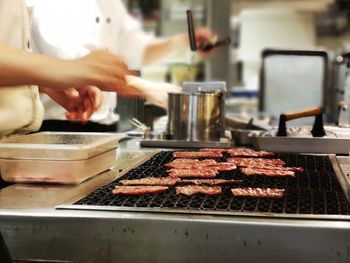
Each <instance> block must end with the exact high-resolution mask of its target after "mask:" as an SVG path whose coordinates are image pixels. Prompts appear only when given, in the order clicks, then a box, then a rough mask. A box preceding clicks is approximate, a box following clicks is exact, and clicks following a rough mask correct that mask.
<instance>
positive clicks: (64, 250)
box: [0, 140, 350, 263]
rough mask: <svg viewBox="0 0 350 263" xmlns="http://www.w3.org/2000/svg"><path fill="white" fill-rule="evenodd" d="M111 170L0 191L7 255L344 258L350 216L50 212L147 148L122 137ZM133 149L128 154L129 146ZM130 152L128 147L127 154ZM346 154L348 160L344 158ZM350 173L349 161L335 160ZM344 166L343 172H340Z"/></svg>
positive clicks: (130, 162) (191, 259)
mask: <svg viewBox="0 0 350 263" xmlns="http://www.w3.org/2000/svg"><path fill="white" fill-rule="evenodd" d="M122 145H127V148H128V151H126V150H125V148H123V147H124V146H122V147H121V148H122V149H119V150H121V152H120V154H119V157H118V159H117V162H116V165H115V167H114V169H113V170H112V171H109V172H107V173H103V174H101V175H98V176H96V177H94V178H92V179H90V180H88V181H86V182H84V183H82V184H80V185H77V186H62V187H58V186H40V185H26V188H25V189H19V186H20V185H17V186H16V185H12V186H9V187H7V188H4V189H2V190H1V191H0V231H1V232H2V234H3V235H4V239H5V241H6V244H7V246H8V247H9V250H10V253H11V254H12V256H13V258H14V259H21V260H46V261H50V260H51V261H53V260H61V261H68V262H70V261H72V262H121V263H123V262H142V263H144V262H152V263H157V262H189V263H191V262H231V261H232V260H233V259H234V260H235V262H236V261H237V262H248V263H249V262H261V261H263V262H271V263H274V262H278V263H280V262H286V263H289V262H307V263H311V262H313V263H316V262H317V263H323V262H324V263H329V262H337V263H338V262H339V263H343V262H344V263H347V262H349V261H350V254H349V251H350V247H349V244H350V221H349V220H347V219H343V218H341V217H339V218H338V219H337V220H330V219H307V220H305V219H297V218H276V217H266V218H262V217H254V216H250V217H247V216H239V215H220V214H216V215H204V214H203V215H199V214H170V213H148V212H135V211H134V212H128V211H119V212H116V211H82V210H56V209H54V206H56V205H59V204H61V203H63V202H64V201H65V200H68V199H76V200H78V199H80V197H82V196H85V195H86V194H88V193H89V192H91V191H93V190H94V189H96V188H98V187H100V186H102V185H105V184H106V183H108V182H110V181H113V180H114V179H115V178H117V177H118V176H120V172H122V171H123V170H125V169H126V168H127V167H130V166H136V165H137V164H138V163H141V162H142V161H143V160H144V159H147V158H149V156H151V155H152V154H153V151H152V152H145V150H146V151H147V149H141V150H138V147H137V141H136V144H135V141H134V140H132V141H125V142H123V143H122ZM131 148H132V149H133V151H130V149H131ZM134 150H135V151H134ZM345 158H348V157H345ZM340 166H341V168H342V169H344V167H347V169H348V171H349V170H350V161H349V159H345V160H344V158H341V159H340ZM345 170H346V169H345Z"/></svg>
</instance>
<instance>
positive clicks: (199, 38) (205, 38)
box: [195, 28, 217, 56]
mask: <svg viewBox="0 0 350 263" xmlns="http://www.w3.org/2000/svg"><path fill="white" fill-rule="evenodd" d="M195 37H196V45H197V49H198V51H199V53H200V54H202V55H204V56H210V55H212V54H213V53H214V52H215V50H214V49H211V50H208V51H204V50H201V47H203V46H205V45H206V44H208V43H211V42H215V41H216V39H217V36H215V35H214V33H213V32H211V31H210V30H209V29H207V28H199V29H197V30H196V32H195Z"/></svg>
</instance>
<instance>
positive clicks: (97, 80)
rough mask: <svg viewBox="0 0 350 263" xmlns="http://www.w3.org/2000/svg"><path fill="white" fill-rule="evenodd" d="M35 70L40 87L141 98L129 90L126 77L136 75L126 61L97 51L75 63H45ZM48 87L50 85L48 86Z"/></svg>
mask: <svg viewBox="0 0 350 263" xmlns="http://www.w3.org/2000/svg"><path fill="white" fill-rule="evenodd" d="M46 61H47V63H43V64H42V65H41V67H40V68H37V69H36V72H37V73H36V74H38V75H39V76H38V78H42V80H41V81H39V82H38V84H39V85H41V86H49V87H53V88H69V87H83V86H96V87H98V88H99V89H101V90H104V91H112V92H118V94H119V95H121V96H138V95H140V94H139V93H138V92H137V90H135V89H132V88H130V87H127V84H126V81H125V75H133V72H132V71H129V69H128V67H127V65H126V64H125V63H124V62H123V60H122V59H121V58H120V57H119V56H116V55H114V54H112V53H111V52H109V51H106V50H100V51H94V52H92V53H90V54H88V55H86V56H84V57H82V58H79V59H75V60H59V59H51V60H48V59H46ZM48 83H49V84H48Z"/></svg>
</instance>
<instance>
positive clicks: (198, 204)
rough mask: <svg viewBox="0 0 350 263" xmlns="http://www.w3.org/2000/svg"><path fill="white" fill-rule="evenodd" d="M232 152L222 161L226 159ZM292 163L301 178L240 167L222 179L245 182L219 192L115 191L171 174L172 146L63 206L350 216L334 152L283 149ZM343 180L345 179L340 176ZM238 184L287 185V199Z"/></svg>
mask: <svg viewBox="0 0 350 263" xmlns="http://www.w3.org/2000/svg"><path fill="white" fill-rule="evenodd" d="M228 157H229V156H228V155H227V154H224V157H223V158H222V159H221V160H219V161H226V159H227V158H228ZM277 157H278V158H280V159H282V160H284V161H285V162H286V166H293V167H299V166H300V167H303V168H304V169H305V170H304V172H302V173H297V174H296V176H295V177H266V176H244V175H243V174H242V173H241V172H240V171H239V169H236V170H233V171H221V172H220V173H219V175H218V176H217V178H220V179H237V180H243V182H242V183H241V184H239V185H222V190H223V191H222V194H221V195H218V196H206V195H194V196H183V195H176V193H175V187H174V186H173V187H170V188H169V189H168V190H167V191H166V192H163V193H159V194H144V195H139V196H125V195H113V194H112V190H113V189H114V188H115V186H116V185H118V182H119V181H120V180H125V179H140V178H145V177H163V176H167V175H168V174H167V172H166V170H167V169H168V168H167V167H165V166H164V164H166V163H168V162H171V161H172V160H173V159H174V158H173V157H172V152H171V151H162V152H159V153H158V154H156V155H155V156H153V157H152V158H151V159H149V160H148V161H146V162H145V163H143V164H142V165H140V166H138V167H136V168H134V169H131V170H129V171H128V172H126V173H125V174H124V175H122V176H121V177H120V178H118V179H117V180H115V181H113V182H112V183H110V184H107V185H105V186H103V187H101V188H99V189H97V190H95V191H94V192H92V193H91V194H89V195H88V196H86V197H84V198H82V199H80V200H78V201H77V202H75V203H73V205H68V206H67V205H62V206H59V207H58V208H68V209H88V210H123V211H128V210H129V211H148V212H170V213H191V214H192V213H199V214H223V215H233V214H236V215H247V216H277V217H298V218H300V217H306V218H312V217H317V218H319V217H322V218H333V219H334V218H336V219H339V218H342V219H343V218H350V217H349V215H350V204H349V202H348V196H347V190H346V187H345V186H343V187H342V185H341V184H340V183H339V180H338V178H339V175H338V178H337V175H336V172H335V169H337V167H336V165H335V162H334V158H332V156H316V155H300V154H295V153H279V154H277V156H276V157H275V158H277ZM339 179H342V178H339ZM233 187H269V188H283V189H286V191H285V195H284V197H283V198H282V199H265V198H252V197H234V196H232V194H231V192H230V189H231V188H233Z"/></svg>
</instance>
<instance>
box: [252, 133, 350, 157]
mask: <svg viewBox="0 0 350 263" xmlns="http://www.w3.org/2000/svg"><path fill="white" fill-rule="evenodd" d="M252 142H253V146H254V148H255V149H257V150H264V151H273V152H299V153H335V154H349V150H350V139H346V138H323V137H314V138H309V137H261V136H252Z"/></svg>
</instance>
